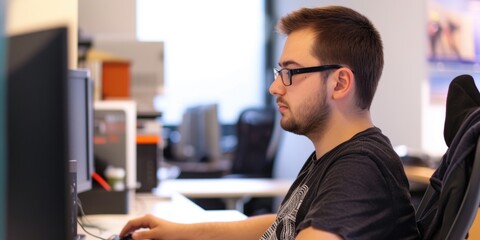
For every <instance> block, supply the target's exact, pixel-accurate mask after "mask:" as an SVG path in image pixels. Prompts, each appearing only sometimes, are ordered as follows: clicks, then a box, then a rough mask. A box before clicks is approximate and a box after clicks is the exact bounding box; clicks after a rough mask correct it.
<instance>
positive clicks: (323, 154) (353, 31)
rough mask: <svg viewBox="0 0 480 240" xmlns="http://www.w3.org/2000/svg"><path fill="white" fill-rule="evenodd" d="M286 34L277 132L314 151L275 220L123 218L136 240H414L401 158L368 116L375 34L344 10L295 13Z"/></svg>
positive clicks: (284, 24) (377, 50) (376, 64)
mask: <svg viewBox="0 0 480 240" xmlns="http://www.w3.org/2000/svg"><path fill="white" fill-rule="evenodd" d="M278 29H279V30H280V31H281V32H282V33H284V34H286V35H287V40H286V42H285V45H284V48H283V52H282V55H281V57H280V61H279V65H280V69H275V70H274V73H275V81H274V82H273V83H272V84H271V86H270V93H271V94H273V95H274V96H275V97H276V99H277V105H278V109H279V111H280V113H281V115H282V118H281V126H282V128H284V129H285V130H287V131H291V132H293V133H296V134H301V135H305V136H306V137H308V138H309V139H310V140H311V141H312V143H313V145H314V147H315V151H314V152H313V153H312V154H311V156H310V157H309V159H308V160H307V162H306V163H305V164H304V166H303V168H302V170H301V171H300V173H299V175H298V177H297V179H296V180H295V182H294V183H293V185H292V187H291V188H290V190H289V192H288V194H287V196H286V197H285V199H284V201H283V203H282V205H281V207H280V210H279V211H278V213H277V214H276V215H273V214H272V215H264V216H256V217H251V218H248V219H246V220H244V221H238V222H229V223H198V224H177V223H172V222H168V221H165V220H162V219H158V218H155V217H153V216H151V215H147V216H144V217H141V218H138V219H134V220H131V221H130V222H129V223H127V225H126V226H125V227H124V229H123V230H122V232H121V235H124V234H126V233H128V232H130V231H133V230H136V229H139V228H148V229H149V230H145V231H137V232H135V233H134V234H133V237H134V239H150V238H153V239H209V240H211V239H229V240H233V239H239V240H240V239H241V240H245V239H265V240H266V239H282V240H283V239H297V240H305V239H368V240H372V239H417V238H418V231H417V228H416V223H415V213H414V209H413V207H412V205H411V203H410V195H409V191H408V181H407V179H406V176H405V173H404V172H403V167H402V165H401V162H400V159H399V158H398V156H397V155H396V154H395V152H394V151H393V149H392V146H391V144H390V142H389V140H388V138H387V137H385V136H384V135H383V134H382V133H381V131H380V129H378V128H376V127H375V126H374V124H373V123H372V120H371V117H370V112H369V109H370V105H371V102H372V99H373V96H374V93H375V90H376V87H377V84H378V81H379V79H380V75H381V72H382V69H383V49H382V48H383V47H382V42H381V39H380V35H379V33H378V32H377V30H376V29H375V28H374V26H373V25H372V24H371V22H370V21H369V20H368V19H367V18H365V17H364V16H362V15H360V14H359V13H357V12H355V11H353V10H351V9H348V8H345V7H337V6H332V7H324V8H313V9H307V8H304V9H300V10H298V11H296V12H293V13H291V14H290V15H287V16H286V17H284V18H282V19H281V21H280V22H279V25H278Z"/></svg>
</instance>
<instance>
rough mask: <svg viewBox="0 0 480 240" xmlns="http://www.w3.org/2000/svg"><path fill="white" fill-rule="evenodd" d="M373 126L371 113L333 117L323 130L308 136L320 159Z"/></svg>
mask: <svg viewBox="0 0 480 240" xmlns="http://www.w3.org/2000/svg"><path fill="white" fill-rule="evenodd" d="M373 126H374V125H373V123H372V121H371V118H370V113H369V112H366V113H362V114H360V115H356V116H349V117H345V118H332V119H331V121H329V124H328V125H327V127H326V128H325V129H324V130H323V132H320V133H314V134H309V135H307V137H308V138H309V139H310V140H311V141H312V143H313V145H314V146H315V152H316V158H317V159H319V158H320V157H322V156H323V155H324V154H325V153H327V152H329V151H330V150H332V149H334V148H335V147H336V146H338V145H340V144H341V143H343V142H346V141H348V140H349V139H351V138H352V137H353V136H355V135H356V134H358V133H360V132H363V131H365V130H367V129H369V128H371V127H373Z"/></svg>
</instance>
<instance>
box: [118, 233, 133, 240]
mask: <svg viewBox="0 0 480 240" xmlns="http://www.w3.org/2000/svg"><path fill="white" fill-rule="evenodd" d="M120 240H133V238H132V234H131V233H129V234H127V235H125V236H124V237H122V238H120Z"/></svg>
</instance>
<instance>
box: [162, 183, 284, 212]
mask: <svg viewBox="0 0 480 240" xmlns="http://www.w3.org/2000/svg"><path fill="white" fill-rule="evenodd" d="M292 183H293V180H286V179H269V178H208V179H207V178H200V179H171V180H164V181H162V182H161V183H160V184H159V186H158V187H157V188H156V189H155V190H154V191H153V193H154V194H155V195H157V196H162V197H165V196H167V197H168V196H170V195H171V194H174V193H180V194H181V195H183V196H185V197H188V198H222V199H224V200H225V201H226V205H227V209H236V210H238V211H240V212H243V203H244V201H245V199H248V198H251V197H284V196H285V195H286V194H287V192H288V189H289V188H290V186H291V185H292Z"/></svg>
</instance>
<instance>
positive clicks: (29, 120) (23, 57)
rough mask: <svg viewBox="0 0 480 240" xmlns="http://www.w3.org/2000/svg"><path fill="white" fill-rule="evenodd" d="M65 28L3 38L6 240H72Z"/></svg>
mask: <svg viewBox="0 0 480 240" xmlns="http://www.w3.org/2000/svg"><path fill="white" fill-rule="evenodd" d="M67 59H68V48H67V28H63V27H60V28H52V29H45V30H39V31H36V32H29V33H24V34H20V35H15V36H10V37H8V39H7V138H6V139H7V141H6V142H7V171H6V172H7V197H6V200H7V207H6V212H7V218H6V232H7V234H6V235H7V237H6V239H72V238H73V237H72V234H71V229H72V224H71V219H72V217H71V207H70V200H69V199H70V198H71V196H70V181H69V180H68V177H69V172H68V158H69V154H68V150H69V137H68V121H67V119H68V114H67V111H66V109H67V107H68V105H67V104H66V103H67V100H68V98H67V89H68V81H67V79H68V78H67V74H68V72H67V70H68V65H67Z"/></svg>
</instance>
